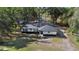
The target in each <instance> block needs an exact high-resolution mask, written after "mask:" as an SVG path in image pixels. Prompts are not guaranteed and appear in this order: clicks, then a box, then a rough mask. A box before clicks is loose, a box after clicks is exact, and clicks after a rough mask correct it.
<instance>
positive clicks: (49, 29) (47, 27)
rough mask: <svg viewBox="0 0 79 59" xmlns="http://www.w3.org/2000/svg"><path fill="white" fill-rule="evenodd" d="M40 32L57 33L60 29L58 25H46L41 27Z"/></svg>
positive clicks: (45, 33)
mask: <svg viewBox="0 0 79 59" xmlns="http://www.w3.org/2000/svg"><path fill="white" fill-rule="evenodd" d="M39 32H40V34H42V35H44V36H46V35H57V32H58V29H57V28H56V27H53V26H50V25H45V26H42V27H40V28H39Z"/></svg>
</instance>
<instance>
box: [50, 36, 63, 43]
mask: <svg viewBox="0 0 79 59" xmlns="http://www.w3.org/2000/svg"><path fill="white" fill-rule="evenodd" d="M50 40H51V41H52V42H54V43H61V42H62V41H63V40H62V38H59V37H54V38H51V39H50Z"/></svg>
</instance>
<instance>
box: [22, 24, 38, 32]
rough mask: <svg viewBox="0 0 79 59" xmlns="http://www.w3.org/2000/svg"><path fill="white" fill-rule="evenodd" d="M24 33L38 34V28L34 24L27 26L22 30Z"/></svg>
mask: <svg viewBox="0 0 79 59" xmlns="http://www.w3.org/2000/svg"><path fill="white" fill-rule="evenodd" d="M21 32H22V33H38V28H37V27H36V26H33V25H32V24H26V25H25V26H24V27H23V28H22V29H21Z"/></svg>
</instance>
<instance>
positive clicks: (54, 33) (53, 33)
mask: <svg viewBox="0 0 79 59" xmlns="http://www.w3.org/2000/svg"><path fill="white" fill-rule="evenodd" d="M43 34H52V35H56V34H57V32H43Z"/></svg>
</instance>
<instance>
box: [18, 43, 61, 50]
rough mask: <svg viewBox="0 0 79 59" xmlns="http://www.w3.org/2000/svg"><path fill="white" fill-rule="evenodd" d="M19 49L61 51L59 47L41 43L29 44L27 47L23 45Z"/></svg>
mask: <svg viewBox="0 0 79 59" xmlns="http://www.w3.org/2000/svg"><path fill="white" fill-rule="evenodd" d="M19 50H20V51H59V50H60V51H61V50H62V49H61V48H56V47H53V46H47V45H42V44H35V43H32V44H29V45H28V46H27V47H24V48H22V49H19Z"/></svg>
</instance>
